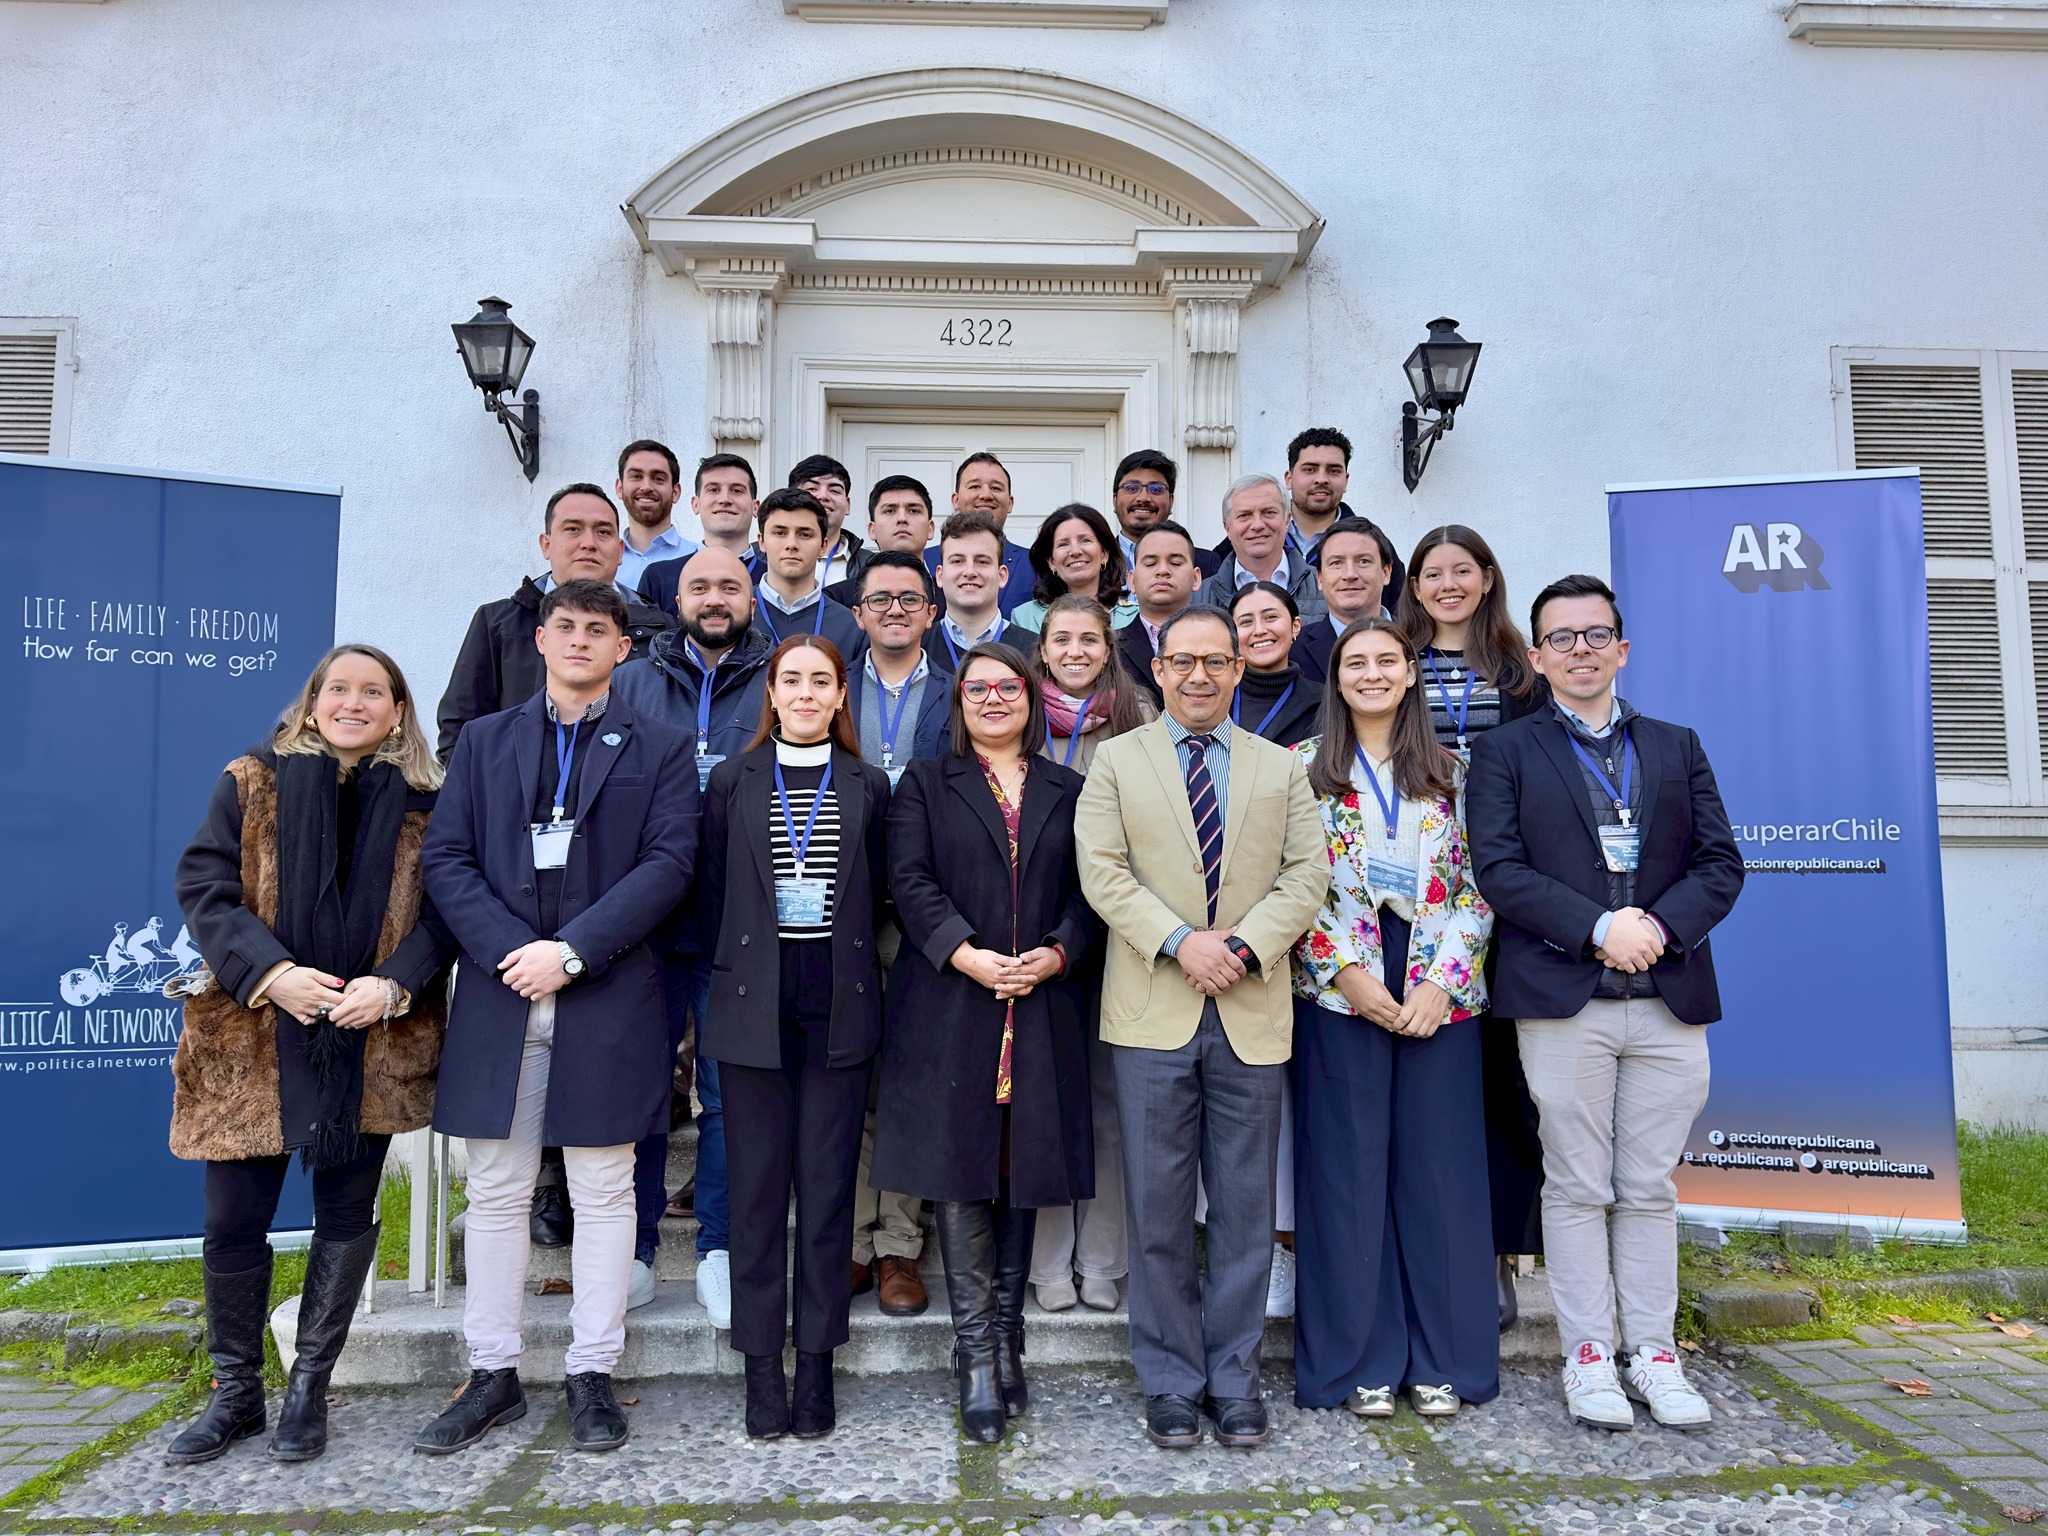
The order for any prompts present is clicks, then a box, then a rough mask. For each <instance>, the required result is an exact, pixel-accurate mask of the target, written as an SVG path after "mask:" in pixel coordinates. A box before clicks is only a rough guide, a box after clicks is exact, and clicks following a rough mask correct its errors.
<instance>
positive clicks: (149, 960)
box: [0, 917, 206, 1077]
mask: <svg viewBox="0 0 2048 1536" xmlns="http://www.w3.org/2000/svg"><path fill="white" fill-rule="evenodd" d="M205 968H206V962H205V961H204V960H202V959H201V958H200V955H199V950H198V947H197V946H196V945H194V944H193V942H192V935H191V934H190V933H189V932H188V931H187V930H186V929H185V928H184V927H183V926H182V925H181V926H180V927H179V929H178V934H177V937H176V938H174V939H171V940H169V941H166V940H165V938H164V924H163V919H162V918H160V917H151V918H150V919H149V921H148V922H146V923H144V924H143V925H142V926H141V927H140V928H139V929H133V930H131V929H130V927H129V925H128V924H126V923H116V924H114V932H113V937H112V938H111V939H110V940H109V941H108V943H107V945H106V947H105V949H103V950H98V951H95V952H94V953H92V954H90V955H88V956H87V957H86V963H85V964H84V965H79V966H74V967H72V968H71V969H69V970H66V971H65V972H63V973H62V974H61V975H60V976H58V977H57V978H56V993H57V995H56V997H54V998H51V999H49V1000H47V1001H35V1002H21V1003H0V1077H5V1076H7V1075H8V1074H12V1073H21V1072H81V1071H96V1070H102V1069H106V1068H111V1067H155V1066H168V1065H170V1061H171V1054H172V1052H174V1051H175V1050H176V1049H177V1045H178V1036H179V1034H180V1032H181V1030H182V1029H183V1025H184V1009H183V1006H182V1005H181V1004H180V1003H178V1002H175V1001H173V1000H172V999H171V998H169V997H166V996H165V993H164V989H165V987H166V986H167V985H173V984H175V983H179V982H183V981H186V980H187V979H189V978H193V977H196V976H198V975H199V974H200V973H201V972H203V971H204V970H205ZM173 990H174V991H175V990H176V988H175V986H173Z"/></svg>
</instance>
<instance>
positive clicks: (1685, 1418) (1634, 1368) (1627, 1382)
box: [1621, 1349, 1714, 1429]
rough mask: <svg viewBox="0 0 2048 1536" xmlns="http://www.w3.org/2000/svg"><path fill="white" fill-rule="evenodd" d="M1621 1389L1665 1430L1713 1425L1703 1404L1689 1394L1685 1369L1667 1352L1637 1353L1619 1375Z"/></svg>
mask: <svg viewBox="0 0 2048 1536" xmlns="http://www.w3.org/2000/svg"><path fill="white" fill-rule="evenodd" d="M1621 1386H1622V1390H1623V1391H1625V1392H1626V1393H1628V1395H1629V1396H1630V1397H1632V1398H1634V1399H1635V1400H1636V1401H1637V1402H1639V1403H1641V1404H1642V1405H1643V1406H1644V1407H1645V1408H1648V1409H1649V1410H1650V1417H1651V1418H1653V1419H1655V1420H1656V1421H1657V1422H1658V1423H1659V1424H1662V1425H1663V1426H1664V1427H1665V1428H1666V1429H1705V1428H1706V1427H1707V1425H1709V1424H1710V1423H1712V1422H1713V1419H1714V1414H1713V1410H1712V1409H1710V1408H1709V1407H1707V1400H1706V1399H1705V1398H1704V1397H1701V1396H1700V1395H1699V1393H1697V1392H1696V1391H1694V1390H1693V1385H1692V1383H1691V1382H1689V1381H1687V1380H1686V1379H1685V1367H1684V1366H1682V1365H1680V1364H1679V1363H1678V1356H1676V1355H1674V1354H1673V1353H1671V1351H1670V1350H1668V1349H1639V1350H1637V1351H1636V1352H1635V1354H1634V1356H1633V1357H1631V1359H1630V1360H1629V1363H1628V1369H1627V1370H1626V1371H1624V1372H1623V1373H1622V1377H1621Z"/></svg>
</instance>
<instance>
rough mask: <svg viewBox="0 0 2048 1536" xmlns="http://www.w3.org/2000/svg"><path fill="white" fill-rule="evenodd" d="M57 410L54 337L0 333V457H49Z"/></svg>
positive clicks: (55, 345)
mask: <svg viewBox="0 0 2048 1536" xmlns="http://www.w3.org/2000/svg"><path fill="white" fill-rule="evenodd" d="M56 409H57V338H56V336H55V335H54V334H52V333H48V332H45V333H43V334H41V335H7V334H4V333H0V453H48V452H49V451H50V428H51V423H52V421H53V420H54V418H55V414H56Z"/></svg>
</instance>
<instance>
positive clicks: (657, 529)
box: [612, 437, 704, 592]
mask: <svg viewBox="0 0 2048 1536" xmlns="http://www.w3.org/2000/svg"><path fill="white" fill-rule="evenodd" d="M682 474H683V470H682V465H681V464H680V463H678V462H677V460H676V456H675V454H674V453H673V452H672V451H671V450H670V449H669V447H668V445H667V444H666V443H658V442H656V441H655V440H654V439H653V438H651V437H643V438H641V439H640V440H639V441H637V442H631V443H628V444H626V446H625V447H624V448H622V449H620V450H619V478H618V482H617V484H615V485H614V486H613V487H612V489H613V490H615V491H617V492H618V496H619V505H620V506H621V507H623V508H625V511H626V526H625V529H624V533H625V536H626V537H625V548H624V549H623V550H622V551H621V553H620V555H619V585H620V586H622V587H625V588H627V589H628V590H629V591H633V592H638V591H639V590H640V578H641V577H642V576H643V575H645V574H646V572H647V567H648V566H650V565H653V564H655V563H656V562H657V561H661V560H687V559H688V558H689V557H690V556H691V555H694V554H695V553H697V551H698V550H700V549H702V548H703V547H704V546H703V545H701V544H699V543H698V542H697V541H696V540H695V539H691V538H685V537H684V536H683V532H682V530H681V529H679V528H677V527H676V525H675V510H676V502H677V501H678V500H679V499H680V498H681V496H682V494H683V480H682Z"/></svg>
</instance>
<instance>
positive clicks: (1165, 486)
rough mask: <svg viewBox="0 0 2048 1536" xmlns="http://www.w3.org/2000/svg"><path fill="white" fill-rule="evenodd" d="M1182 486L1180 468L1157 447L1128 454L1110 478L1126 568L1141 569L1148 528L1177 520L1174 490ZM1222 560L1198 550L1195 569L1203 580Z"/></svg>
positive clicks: (1113, 507)
mask: <svg viewBox="0 0 2048 1536" xmlns="http://www.w3.org/2000/svg"><path fill="white" fill-rule="evenodd" d="M1179 483H1180V469H1179V466H1177V465H1176V464H1175V463H1174V462H1173V460H1172V459H1169V458H1168V457H1167V456H1166V455H1165V454H1163V453H1161V452H1160V451H1159V450H1158V449H1157V448H1140V449H1138V450H1137V452H1135V453H1127V454H1125V455H1124V459H1123V462H1122V463H1121V464H1119V465H1117V467H1116V473H1115V474H1114V475H1112V476H1111V477H1110V481H1109V486H1110V497H1111V500H1110V507H1111V510H1112V511H1113V512H1114V513H1115V514H1116V527H1117V535H1116V541H1117V544H1118V546H1119V547H1121V548H1122V550H1123V552H1124V569H1125V570H1127V571H1133V570H1136V569H1137V568H1138V540H1139V539H1141V538H1143V537H1144V536H1145V530H1146V529H1147V528H1156V527H1158V526H1159V525H1160V524H1161V523H1163V522H1167V521H1169V520H1170V519H1171V518H1172V517H1173V495H1174V487H1175V486H1176V485H1178V484H1179ZM1220 564H1222V557H1221V556H1220V555H1218V554H1216V553H1215V552H1214V551H1213V550H1207V549H1198V550H1196V551H1195V566H1196V569H1197V570H1199V571H1200V572H1201V574H1202V575H1203V577H1205V578H1207V577H1210V576H1214V575H1215V574H1216V567H1217V566H1218V565H1220Z"/></svg>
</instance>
